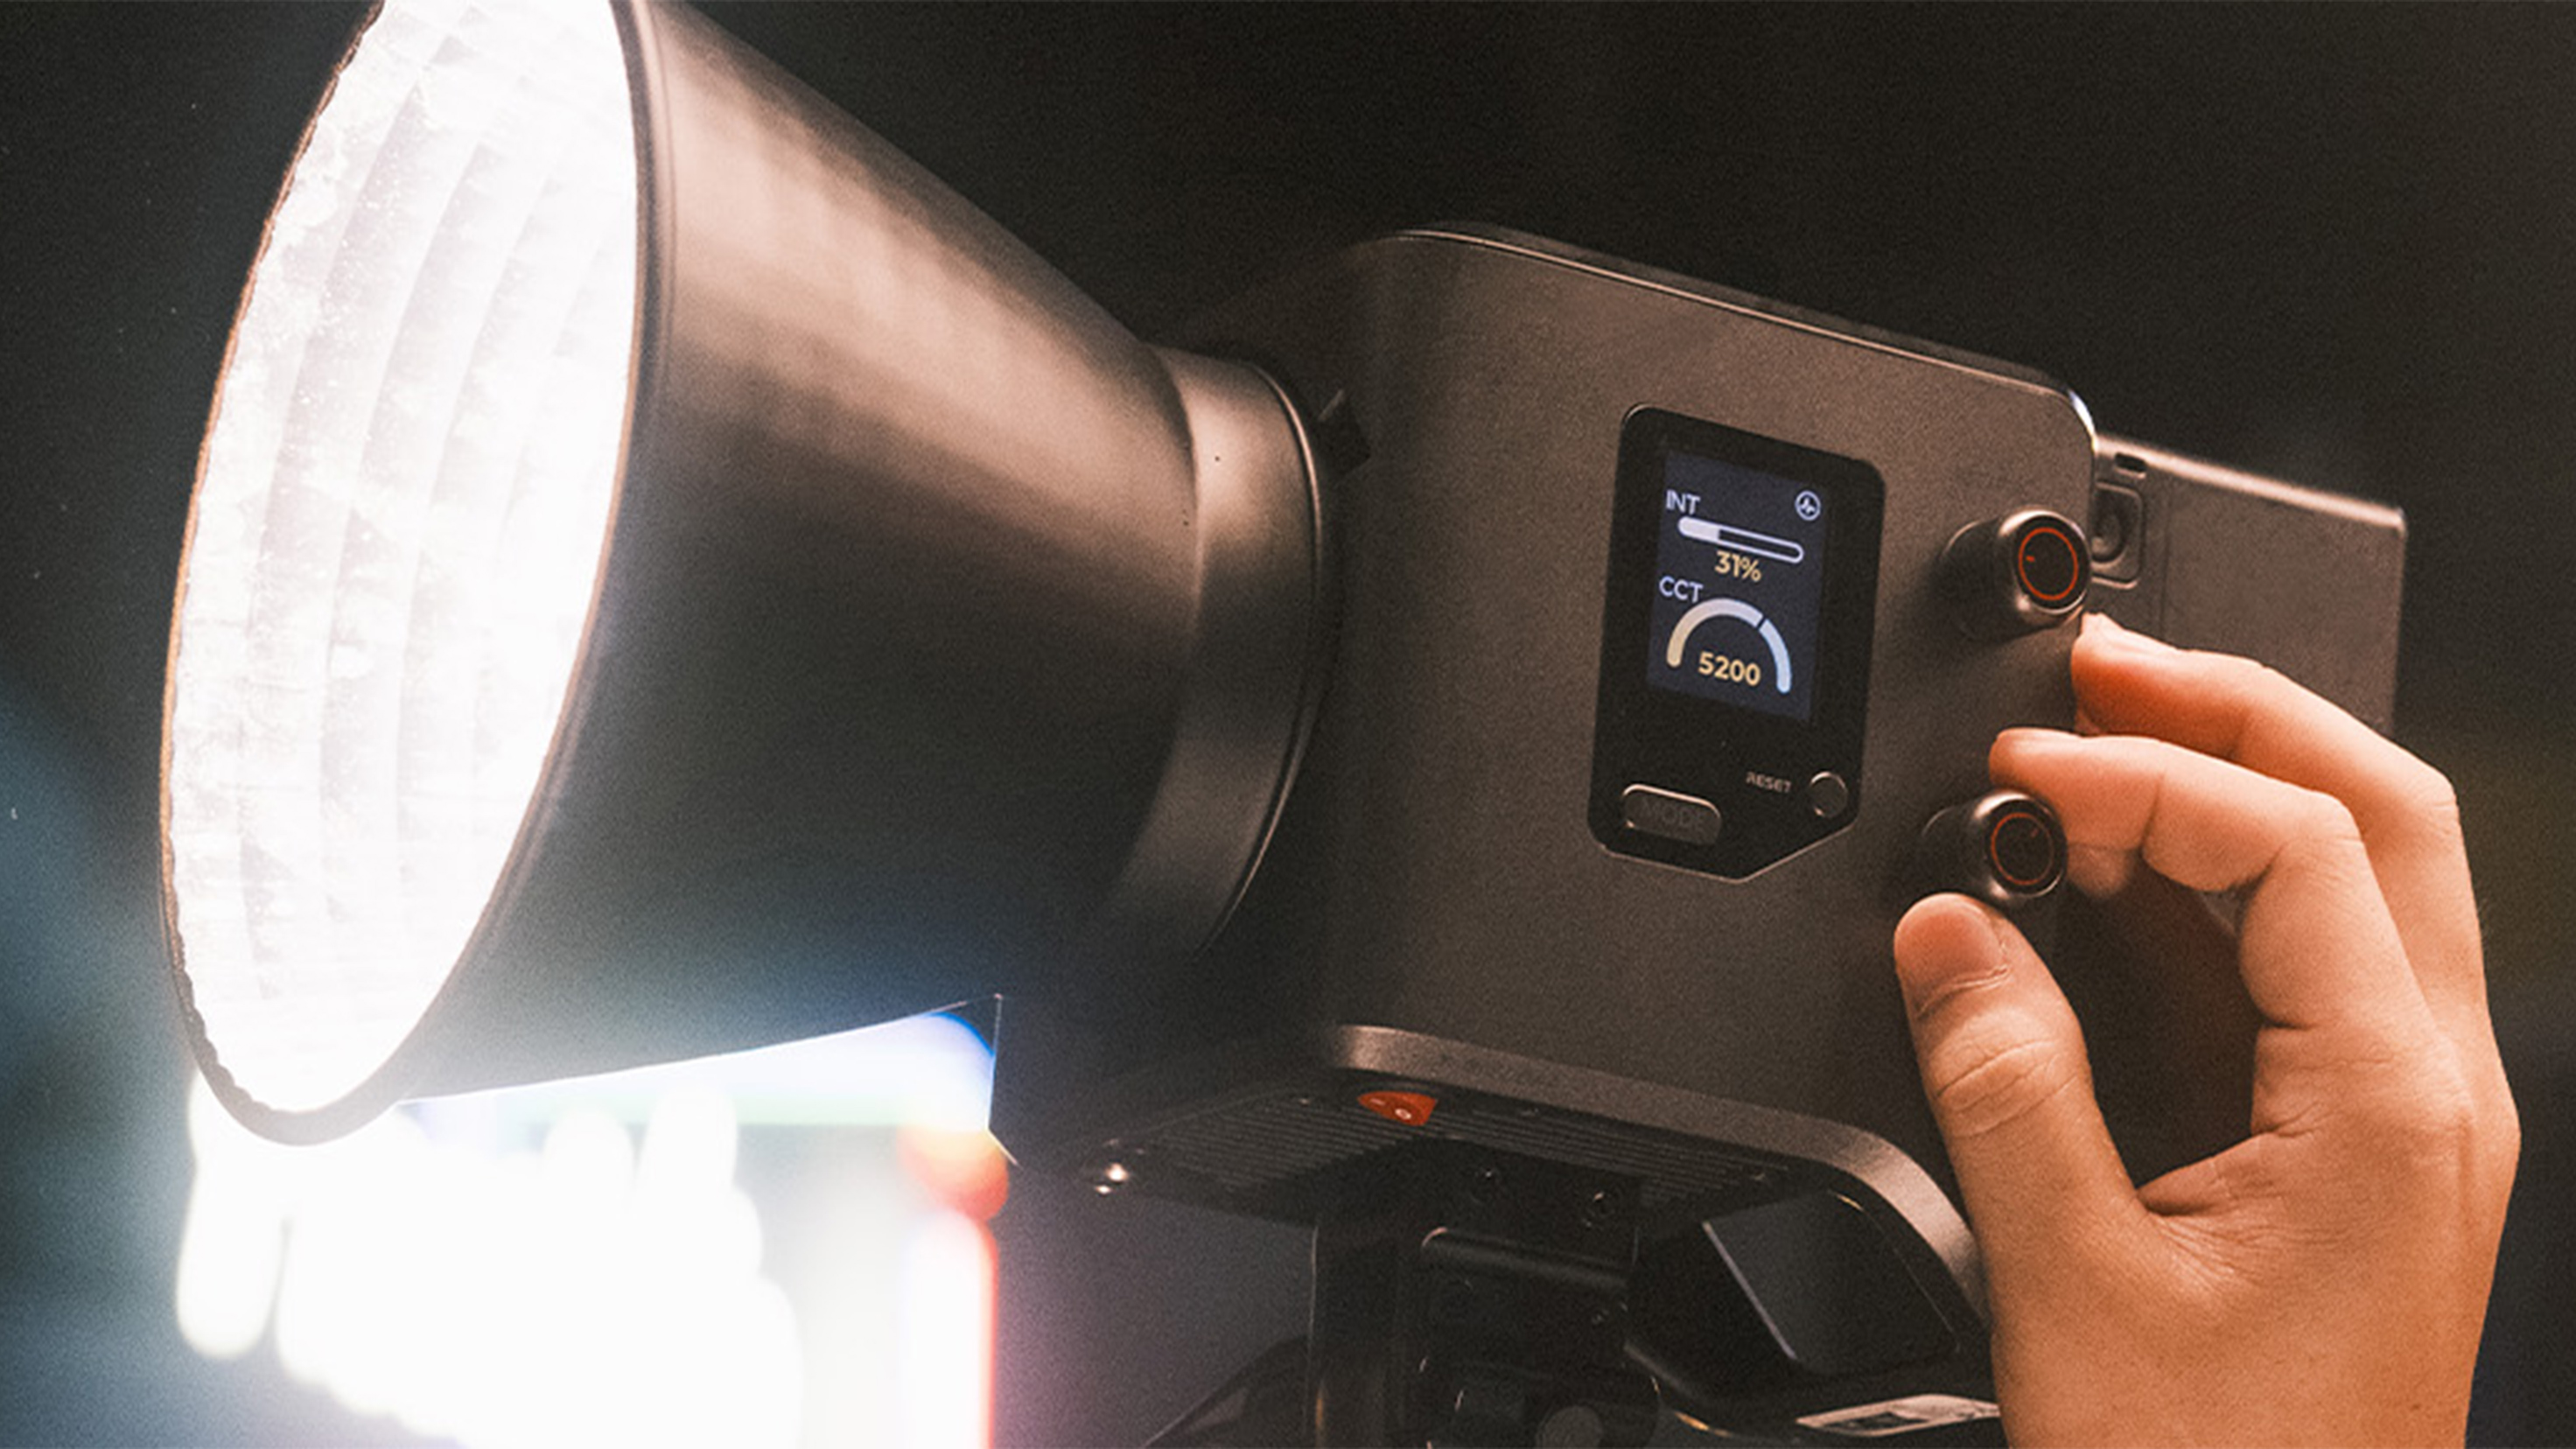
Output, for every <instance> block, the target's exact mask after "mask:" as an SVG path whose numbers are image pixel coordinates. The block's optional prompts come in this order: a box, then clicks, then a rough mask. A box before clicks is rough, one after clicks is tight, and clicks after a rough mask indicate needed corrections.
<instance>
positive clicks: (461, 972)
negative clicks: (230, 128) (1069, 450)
mask: <svg viewBox="0 0 2576 1449" xmlns="http://www.w3.org/2000/svg"><path fill="white" fill-rule="evenodd" d="M604 3H606V4H607V5H608V8H609V11H610V18H611V22H612V24H613V25H614V27H615V31H616V35H617V43H618V51H619V61H620V63H621V65H622V67H623V68H624V70H625V73H626V90H627V106H628V116H629V119H630V122H631V124H632V137H633V143H634V157H635V225H636V250H635V309H634V320H633V325H632V327H631V329H630V332H629V339H630V340H629V345H628V349H627V372H626V406H625V409H624V412H623V413H622V415H621V416H620V419H619V422H618V438H617V453H616V462H615V467H614V473H613V475H612V477H611V479H610V481H609V485H608V504H607V509H606V513H605V518H604V523H603V526H602V528H601V531H600V542H599V555H598V559H597V561H596V563H595V564H594V565H593V567H592V570H591V577H590V589H589V599H588V602H587V603H586V604H585V606H584V608H583V613H582V628H581V637H580V641H579V643H578V644H577V645H576V646H575V650H574V655H573V662H572V667H571V670H570V671H569V673H568V675H567V678H566V683H565V687H564V700H563V704H562V706H561V708H560V710H559V711H558V712H557V715H556V718H555V724H554V729H553V732H552V734H551V736H550V739H549V743H548V744H547V747H546V752H545V757H544V760H543V762H542V763H541V764H540V766H539V768H538V771H537V779H536V784H535V787H534V788H533V789H532V790H531V791H530V793H529V796H528V800H527V803H526V805H525V807H524V808H523V810H522V812H521V815H520V819H519V824H518V828H517V830H516V831H515V832H514V833H513V835H512V837H511V842H510V846H509V851H508V853H507V855H506V856H505V857H504V859H503V863H502V866H501V869H500V871H499V872H498V874H496V875H495V876H494V878H493V884H492V889H491V891H490V893H489V895H488V897H487V898H486V900H485V903H484V906H483V910H482V913H481V914H480V916H479V917H478V918H477V919H476V921H475V924H474V926H473V929H472V930H471V931H469V932H468V933H467V935H466V937H465V941H464V944H463V945H462V946H461V947H460V948H459V950H458V952H457V955H456V959H455V960H454V961H453V962H452V963H451V964H450V965H449V967H448V971H447V974H446V976H445V977H444V978H443V979H442V980H441V981H440V983H439V985H438V987H437V989H436V990H435V991H434V992H432V993H431V995H430V997H429V1000H428V1002H427V1004H426V1005H424V1006H423V1007H422V1008H421V1011H420V1013H419V1015H418V1016H417V1017H416V1018H415V1019H414V1021H413V1022H412V1024H411V1026H410V1028H409V1029H408V1030H406V1031H405V1032H404V1033H403V1035H402V1037H401V1039H400V1040H399V1041H398V1042H397V1043H396V1044H395V1045H394V1047H393V1048H392V1049H391V1050H390V1051H388V1052H387V1053H386V1054H385V1057H384V1059H383V1060H382V1061H381V1062H379V1063H378V1064H377V1065H376V1066H375V1068H374V1069H373V1070H371V1071H369V1072H368V1073H367V1074H366V1075H365V1076H364V1077H362V1078H360V1079H359V1080H358V1081H357V1082H356V1083H355V1084H354V1085H352V1086H351V1087H349V1088H348V1090H346V1091H345V1092H343V1093H342V1094H341V1095H340V1096H338V1097H336V1098H334V1099H332V1100H330V1101H328V1102H324V1103H322V1104H320V1105H318V1106H313V1107H298V1108H290V1107H280V1106H277V1105H274V1104H272V1103H270V1102H267V1101H264V1100H262V1099H261V1098H259V1097H258V1096H256V1095H254V1094H252V1093H251V1092H250V1091H249V1090H248V1089H246V1088H244V1087H243V1086H242V1085H241V1083H240V1081H239V1080H238V1079H237V1078H236V1077H235V1076H234V1075H233V1073H232V1071H231V1069H230V1068H229V1067H228V1066H226V1065H225V1063H224V1061H223V1059H222V1056H221V1054H220V1053H219V1052H218V1051H217V1049H216V1046H215V1044H214V1042H213V1040H212V1038H211V1037H210V1036H209V1035H208V1033H207V1030H206V1023H205V1019H204V1017H203V1015H202V1014H200V1012H199V1011H198V1009H197V1005H196V997H195V990H194V987H193V985H192V983H191V981H190V979H189V976H188V967H187V948H186V943H185V940H184V938H183V937H182V935H181V934H180V929H179V902H178V891H177V885H176V870H175V851H174V847H173V845H172V840H171V831H172V824H173V809H172V790H171V763H172V756H173V728H172V726H173V722H174V718H175V714H176V706H177V695H178V689H177V681H178V657H179V646H180V639H179V624H180V620H181V618H182V616H183V614H184V613H185V610H186V606H187V596H188V573H189V564H190V560H191V559H192V557H193V552H194V548H195V544H196V538H197V530H198V524H199V521H200V510H201V508H202V507H203V506H204V502H205V482H206V473H207V468H208V465H209V461H210V456H211V452H212V449H211V444H212V441H213V438H214V429H215V421H216V419H217V417H218V416H220V414H221V413H222V411H223V405H224V384H225V383H226V381H228V380H229V379H230V377H231V374H232V364H233V359H234V351H235V349H236V348H237V347H238V346H239V345H240V342H241V336H242V322H243V319H244V316H245V314H246V313H247V312H248V310H249V307H250V303H251V295H252V292H253V290H254V287H255V284H256V281H257V277H258V273H259V262H260V261H261V260H263V259H265V258H266V257H267V255H268V253H269V249H270V246H271V243H272V241H273V240H274V234H275V230H276V226H277V218H278V213H279V210H280V208H281V207H282V206H283V204H284V202H285V200H286V196H287V193H288V192H289V191H290V190H292V189H293V186H294V182H295V175H296V170H297V168H298V166H300V165H301V163H302V161H303V159H304V157H305V155H306V154H307V152H308V151H309V150H310V149H311V147H312V144H313V141H314V137H315V135H316V133H317V131H318V130H319V128H320V126H321V123H322V118H323V114H324V112H325V110H326V109H327V108H328V107H329V104H330V101H331V99H332V97H333V95H334V94H335V93H336V92H337V91H338V89H339V86H340V83H341V80H342V78H343V77H344V76H345V74H346V73H347V71H348V69H349V67H350V64H351V63H352V62H353V61H354V60H355V58H356V57H357V54H358V51H359V49H360V47H362V46H363V45H364V44H365V43H366V40H367V37H368V34H369V33H370V32H371V31H372V30H373V29H374V27H375V24H376V21H377V20H378V19H379V18H381V16H382V14H383V5H382V3H381V0H379V3H378V4H376V5H374V6H372V7H370V9H369V10H368V12H367V14H366V16H365V18H364V19H363V20H361V21H360V22H359V24H358V25H357V27H356V28H355V29H354V30H353V31H352V32H351V34H350V38H349V43H348V45H347V46H346V47H345V48H344V49H343V50H342V52H341V55H340V58H339V60H338V61H337V62H336V63H335V64H334V65H333V66H332V69H331V74H330V77H329V78H328V80H326V81H325V83H324V85H323V87H322V90H321V92H320V94H319V95H318V96H316V98H315V100H314V103H313V107H312V110H311V112H310V113H309V114H308V115H307V117H306V119H305V123H304V130H303V133H302V135H301V136H299V137H298V139H297V141H296V145H295V151H294V156H293V159H292V160H291V161H290V162H289V164H288V166H287V168H286V171H285V174H284V176H283V177H282V178H281V179H280V181H279V183H278V189H277V194H276V195H275V197H273V198H272V199H271V201H270V203H269V208H268V211H267V214H266V215H265V216H264V217H263V218H262V220H261V223H260V238H259V245H258V247H257V249H256V250H255V251H254V253H253V259H252V265H251V267H250V269H249V271H248V272H247V273H246V274H245V276H244V279H243V283H242V290H241V295H240V298H239V300H237V301H236V302H235V304H234V307H233V316H232V322H231V326H230V328H229V329H228V331H227V332H226V335H225V341H224V352H223V357H222V360H221V363H220V364H219V367H218V370H217V372H216V375H215V387H214V393H213V397H212V399H211V400H210V402H209V404H208V407H207V413H206V427H205V430H204V433H203V435H202V436H201V439H200V442H199V445H198V452H197V468H196V472H195V474H194V476H193V478H192V479H191V482H190V486H189V496H188V516H187V523H186V526H185V530H184V532H183V534H182V536H181V548H180V566H179V572H178V578H177V583H176V587H175V588H174V590H173V594H172V598H171V612H170V630H169V636H168V637H169V644H168V648H167V649H166V651H165V654H164V659H163V670H162V681H163V683H162V697H161V753H160V781H159V786H160V800H159V806H160V810H159V814H160V819H159V831H160V841H159V844H160V872H161V930H162V939H163V942H164V947H165V957H166V964H167V967H168V970H169V972H170V977H171V982H172V986H173V989H174V991H175V993H176V996H177V1001H178V1005H179V1014H180V1020H181V1024H182V1026H183V1027H184V1029H185V1031H186V1033H187V1037H188V1044H189V1047H190V1049H191V1051H192V1053H193V1054H194V1056H195V1058H196V1061H197V1066H198V1069H199V1071H200V1072H201V1073H202V1074H203V1075H204V1077H205V1079H206V1082H207V1085H208V1086H209V1087H210V1088H211V1089H212V1090H213V1092H214V1094H215V1097H216V1099H217V1100H218V1101H220V1102H222V1103H223V1105H224V1107H225V1109H226V1110H227V1111H229V1112H230V1113H231V1114H232V1115H233V1117H234V1118H235V1119H236V1120H237V1121H239V1122H241V1123H242V1124H243V1125H244V1126H246V1127H249V1128H250V1129H251V1130H252V1131H254V1132H257V1133H259V1134H260V1135H261V1136H263V1137H267V1138H270V1139H271V1140H274V1141H278V1142H284V1143H290V1144H298V1145H303V1144H311V1143H318V1142H325V1141H329V1140H331V1139H333V1138H336V1137H341V1136H345V1135H347V1134H348V1133H350V1132H352V1131H355V1130H356V1129H358V1128H359V1127H362V1126H364V1125H366V1124H367V1123H368V1122H370V1121H372V1120H374V1119H375V1118H376V1117H378V1116H380V1115H382V1114H383V1113H384V1112H385V1111H386V1110H387V1109H388V1108H390V1107H392V1106H393V1105H394V1104H396V1103H397V1102H400V1101H402V1100H403V1099H404V1098H405V1097H407V1096H409V1095H412V1091H413V1088H414V1087H415V1085H416V1084H417V1083H418V1082H419V1081H420V1079H421V1077H422V1074H423V1072H424V1070H425V1069H426V1068H427V1066H428V1065H429V1063H430V1061H431V1060H433V1059H434V1056H435V1053H436V1044H437V1042H439V1041H440V1040H442V1039H444V1038H445V1036H446V1035H447V1026H446V1023H447V1020H448V1018H450V1017H451V1016H453V1015H456V1014H457V1013H458V1011H459V1007H458V1001H459V998H460V997H464V996H468V995H470V994H471V993H472V992H473V991H474V990H475V983H476V980H477V979H478V978H480V977H481V976H483V975H485V974H486V973H487V970H488V967H487V966H486V965H485V955H486V950H487V947H488V945H489V942H490V941H491V939H492V937H493V936H494V934H495V933H496V931H497V930H498V929H499V924H500V923H502V922H504V921H506V920H507V919H508V918H509V916H510V914H511V911H512V907H513V905H514V904H515V902H516V901H517V900H518V898H519V897H520V896H521V894H522V893H523V891H524V889H525V886H526V882H527V879H528V876H529V873H530V871H531V870H532V869H533V868H534V867H535V862H536V858H537V857H539V856H540V855H541V854H542V842H543V838H544V836H545V833H546V830H547V825H548V822H549V819H550V817H551V815H552V811H553V806H554V803H555V801H556V800H557V799H559V798H560V794H561V789H562V783H563V778H564V771H565V770H566V769H567V768H568V762H569V761H570V760H571V759H572V757H574V756H575V755H576V754H577V753H578V740H579V738H580V735H581V733H582V727H583V724H584V720H585V716H586V713H587V708H588V703H589V701H590V699H591V698H592V696H593V694H594V690H593V689H592V687H591V680H592V678H593V675H594V672H595V670H596V667H597V645H598V641H599V634H600V629H599V624H600V617H601V605H602V600H603V598H604V597H605V594H606V590H607V585H608V577H609V569H610V566H611V563H612V561H613V560H614V558H615V555H616V542H617V536H618V529H619V523H620V518H621V515H622V514H623V512H624V508H625V500H626V488H627V483H628V480H629V477H630V469H631V465H632V462H633V457H634V452H635V440H636V435H637V421H638V419H639V418H641V417H643V416H645V415H646V410H647V406H648V396H649V397H658V396H659V395H660V393H661V391H662V387H661V380H662V375H663V371H664V368H663V364H662V355H663V352H664V348H663V346H662V342H661V340H662V338H664V337H665V336H667V334H668V331H669V316H668V312H669V304H668V299H669V294H670V288H669V285H668V280H667V272H668V266H669V262H668V258H669V255H670V241H671V236H670V232H671V224H670V219H669V208H668V207H666V206H665V205H664V204H663V200H664V198H665V197H666V196H667V195H668V194H669V178H668V176H667V158H666V146H665V145H664V144H662V143H663V134H662V133H663V131H664V129H665V127H666V125H667V122H666V120H665V117H666V115H667V111H668V107H667V106H666V105H664V104H663V98H664V96H665V94H666V89H665V87H664V85H663V84H662V81H661V74H660V72H661V64H660V56H659V50H658V46H657V44H656V41H655V36H654V30H653V26H652V25H651V23H650V22H649V21H648V20H647V18H646V17H645V15H644V13H643V11H644V5H645V0H604Z"/></svg>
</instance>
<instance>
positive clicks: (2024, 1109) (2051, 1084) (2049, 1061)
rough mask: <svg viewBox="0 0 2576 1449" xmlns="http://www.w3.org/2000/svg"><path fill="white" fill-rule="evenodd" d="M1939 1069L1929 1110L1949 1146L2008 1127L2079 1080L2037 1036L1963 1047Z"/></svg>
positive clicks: (2055, 1049) (2061, 1054) (2064, 1059)
mask: <svg viewBox="0 0 2576 1449" xmlns="http://www.w3.org/2000/svg"><path fill="white" fill-rule="evenodd" d="M1944 1066H1945V1068H1946V1069H1945V1070H1944V1071H1943V1072H1942V1074H1941V1076H1940V1079H1939V1081H1938V1082H1937V1083H1936V1085H1935V1086H1934V1087H1933V1089H1932V1092H1931V1098H1932V1109H1933V1113H1934V1115H1935V1116H1936V1117H1938V1118H1939V1120H1940V1122H1941V1128H1942V1135H1943V1136H1945V1137H1946V1138H1948V1139H1949V1140H1950V1142H1951V1143H1952V1144H1953V1145H1954V1146H1955V1145H1956V1144H1958V1143H1960V1142H1965V1141H1971V1140H1974V1139H1977V1138H1981V1137H1987V1136H1991V1135H1993V1134H1994V1133H1997V1132H2000V1131H2005V1130H2008V1129H2010V1128H2011V1127H2012V1126H2013V1125H2014V1124H2016V1123H2018V1122H2021V1121H2024V1120H2026V1119H2027V1118H2029V1117H2030V1115H2031V1114H2032V1113H2034V1112H2037V1111H2039V1110H2041V1109H2042V1108H2044V1107H2045V1106H2046V1105H2047V1104H2048V1103H2049V1102H2051V1101H2052V1100H2054V1099H2055V1098H2056V1097H2058V1096H2059V1095H2060V1094H2062V1093H2064V1092H2066V1091H2068V1090H2069V1089H2071V1088H2073V1087H2074V1086H2076V1085H2078V1084H2079V1083H2081V1081H2082V1080H2083V1074H2082V1072H2081V1071H2079V1070H2077V1069H2076V1068H2075V1066H2074V1064H2073V1063H2072V1062H2070V1061H2069V1060H2068V1058H2067V1056H2066V1053H2065V1052H2063V1051H2062V1050H2060V1049H2059V1048H2058V1046H2057V1045H2056V1043H2054V1042H2051V1041H2047V1040H2044V1039H2040V1038H2023V1039H2021V1040H2017V1041H2007V1042H2002V1043H1996V1044H1989V1045H1982V1046H1974V1047H1966V1048H1963V1049H1961V1050H1960V1051H1958V1052H1957V1053H1955V1054H1954V1055H1953V1059H1952V1060H1951V1061H1950V1062H1947V1063H1945V1064H1944Z"/></svg>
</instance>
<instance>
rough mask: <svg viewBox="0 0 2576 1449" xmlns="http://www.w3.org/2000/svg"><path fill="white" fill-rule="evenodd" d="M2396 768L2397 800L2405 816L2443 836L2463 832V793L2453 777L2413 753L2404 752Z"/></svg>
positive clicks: (2452, 835)
mask: <svg viewBox="0 0 2576 1449" xmlns="http://www.w3.org/2000/svg"><path fill="white" fill-rule="evenodd" d="M2400 759H2401V761H2402V763H2401V764H2400V765H2399V766H2398V767H2397V778H2396V790H2395V795H2396V800H2397V803H2398V808H2399V809H2400V811H2402V812H2403V814H2404V815H2405V817H2406V818H2407V819H2409V820H2411V821H2415V822H2418V823H2419V824H2420V825H2421V826H2422V827H2424V828H2426V829H2429V830H2432V831H2436V832H2438V833H2440V834H2441V835H2443V836H2446V837H2448V838H2451V839H2457V838H2459V835H2460V796H2459V792H2458V791H2457V790H2456V789H2454V788H2453V787H2452V785H2451V777H2450V776H2448V775H2445V774H2443V773H2442V772H2441V771H2440V770H2437V769H2435V768H2433V767H2432V766H2431V765H2428V764H2426V763H2425V762H2424V761H2422V760H2420V759H2417V758H2416V757H2415V756H2413V755H2409V754H2403V753H2402V752H2401V754H2400Z"/></svg>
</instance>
